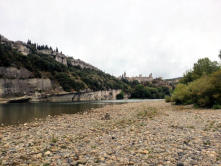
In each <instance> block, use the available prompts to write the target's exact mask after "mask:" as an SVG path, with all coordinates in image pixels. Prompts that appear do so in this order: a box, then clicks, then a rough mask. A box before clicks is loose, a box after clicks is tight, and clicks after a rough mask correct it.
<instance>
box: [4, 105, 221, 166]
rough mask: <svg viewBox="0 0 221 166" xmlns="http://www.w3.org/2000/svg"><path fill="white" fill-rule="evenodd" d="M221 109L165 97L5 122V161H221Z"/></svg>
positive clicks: (123, 163) (133, 163)
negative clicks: (172, 101)
mask: <svg viewBox="0 0 221 166" xmlns="http://www.w3.org/2000/svg"><path fill="white" fill-rule="evenodd" d="M220 140H221V110H207V109H202V110H200V109H192V108H191V107H184V106H171V105H170V104H168V103H165V102H164V101H147V102H142V103H128V104H122V105H107V106H105V107H103V108H98V109H94V110H91V111H90V112H85V113H83V114H72V115H62V116H56V117H50V116H49V117H48V118H47V119H46V120H44V121H43V120H42V121H36V122H31V123H26V124H23V125H17V126H1V127H0V165H19V164H24V165H28V164H32V165H41V164H42V165H79V164H82V165H177V164H178V163H179V164H180V165H182V164H184V165H220V164H221V141H220Z"/></svg>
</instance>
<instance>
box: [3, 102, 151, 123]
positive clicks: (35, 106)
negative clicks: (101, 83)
mask: <svg viewBox="0 0 221 166" xmlns="http://www.w3.org/2000/svg"><path fill="white" fill-rule="evenodd" d="M145 101H149V100H104V101H95V102H92V101H88V102H68V103H18V104H0V125H13V124H19V123H26V122H31V121H33V120H37V119H45V118H46V117H47V116H49V115H50V116H55V115H61V114H74V113H79V112H84V111H88V110H90V109H93V108H99V107H103V106H105V105H110V104H122V103H129V102H145Z"/></svg>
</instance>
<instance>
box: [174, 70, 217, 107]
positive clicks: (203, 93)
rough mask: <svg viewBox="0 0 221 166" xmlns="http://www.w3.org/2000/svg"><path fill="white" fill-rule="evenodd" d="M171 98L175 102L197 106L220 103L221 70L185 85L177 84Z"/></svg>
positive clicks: (209, 105) (210, 105)
mask: <svg viewBox="0 0 221 166" xmlns="http://www.w3.org/2000/svg"><path fill="white" fill-rule="evenodd" d="M171 99H172V100H171V101H173V102H175V103H176V104H194V105H197V106H199V107H213V106H214V105H215V106H214V107H216V106H217V105H221V70H218V71H216V72H214V73H212V74H211V75H209V76H207V75H205V76H202V77H201V78H199V79H197V80H195V81H193V82H190V83H189V84H187V85H185V84H178V85H177V87H176V89H175V90H174V92H173V94H172V97H171Z"/></svg>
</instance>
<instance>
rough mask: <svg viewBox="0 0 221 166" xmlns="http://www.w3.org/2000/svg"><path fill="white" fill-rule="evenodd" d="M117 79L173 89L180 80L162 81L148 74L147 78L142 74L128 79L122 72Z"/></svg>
mask: <svg viewBox="0 0 221 166" xmlns="http://www.w3.org/2000/svg"><path fill="white" fill-rule="evenodd" d="M118 78H119V79H126V80H128V81H130V82H132V81H138V82H139V83H147V82H148V83H151V84H153V85H156V86H167V87H170V88H171V87H173V86H174V85H175V84H177V83H178V82H179V80H180V79H181V78H180V77H179V78H172V79H163V78H162V77H157V78H153V74H152V73H150V74H149V76H143V75H142V74H139V75H138V76H134V77H129V76H127V73H126V72H124V73H123V74H122V75H121V76H120V77H118Z"/></svg>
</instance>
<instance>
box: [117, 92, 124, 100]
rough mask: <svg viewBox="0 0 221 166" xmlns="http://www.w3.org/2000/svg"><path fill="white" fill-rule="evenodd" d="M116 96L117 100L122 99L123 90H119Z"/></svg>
mask: <svg viewBox="0 0 221 166" xmlns="http://www.w3.org/2000/svg"><path fill="white" fill-rule="evenodd" d="M116 98H117V100H121V99H124V92H123V91H121V92H120V93H119V94H117V96H116Z"/></svg>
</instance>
